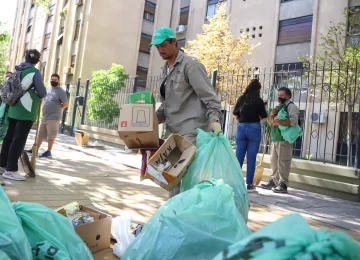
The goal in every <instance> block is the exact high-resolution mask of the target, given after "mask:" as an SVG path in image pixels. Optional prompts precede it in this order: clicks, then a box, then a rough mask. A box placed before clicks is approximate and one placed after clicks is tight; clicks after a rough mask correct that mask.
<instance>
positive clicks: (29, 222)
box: [13, 202, 93, 260]
mask: <svg viewBox="0 0 360 260" xmlns="http://www.w3.org/2000/svg"><path fill="white" fill-rule="evenodd" d="M13 208H14V210H15V213H16V216H17V218H18V219H19V221H20V223H21V225H22V227H23V230H24V231H25V234H26V236H27V238H28V240H29V242H30V244H31V247H32V253H33V256H34V259H39V260H47V259H52V260H70V259H72V260H75V259H76V260H89V259H93V256H92V254H91V252H90V250H89V249H88V248H87V246H86V245H85V243H84V242H83V241H82V239H81V238H80V237H79V236H78V235H77V234H76V233H75V230H74V228H73V226H72V225H71V223H70V221H69V220H68V219H67V218H66V217H64V216H62V215H60V214H59V213H57V212H55V211H53V210H52V209H49V208H47V207H45V206H43V205H40V204H36V203H27V202H16V203H13Z"/></svg>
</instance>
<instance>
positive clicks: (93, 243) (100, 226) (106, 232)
mask: <svg viewBox="0 0 360 260" xmlns="http://www.w3.org/2000/svg"><path fill="white" fill-rule="evenodd" d="M65 207H66V206H64V207H61V208H59V209H57V210H56V211H57V212H58V213H60V214H62V215H63V216H65V217H66V211H65V209H64V208H65ZM80 211H83V212H88V213H90V215H91V216H92V217H93V218H94V220H95V221H94V222H91V223H87V224H82V225H79V226H75V227H74V229H75V232H76V234H78V236H79V237H81V239H82V240H83V241H84V243H85V244H86V245H87V246H88V248H89V249H90V251H91V253H96V252H99V251H101V250H104V249H107V248H109V247H110V239H111V222H112V217H111V216H109V215H107V214H105V213H102V212H100V211H97V210H95V209H91V208H88V207H85V206H81V205H80ZM69 221H70V220H69Z"/></svg>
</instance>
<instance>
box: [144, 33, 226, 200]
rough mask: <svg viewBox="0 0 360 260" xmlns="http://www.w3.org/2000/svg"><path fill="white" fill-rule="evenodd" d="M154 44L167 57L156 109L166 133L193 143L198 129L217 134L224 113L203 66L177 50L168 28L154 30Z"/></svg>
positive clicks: (177, 191)
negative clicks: (158, 105) (164, 125)
mask: <svg viewBox="0 0 360 260" xmlns="http://www.w3.org/2000/svg"><path fill="white" fill-rule="evenodd" d="M154 45H155V47H156V48H157V50H158V52H159V54H160V56H161V57H162V58H163V59H164V60H166V64H165V66H164V68H163V71H162V84H161V86H160V97H161V103H162V104H161V106H160V108H159V109H158V110H157V112H156V113H157V117H158V121H159V123H160V124H161V123H166V136H169V135H170V134H171V133H174V134H179V135H182V136H184V137H185V138H186V139H188V140H189V141H191V142H192V143H194V144H195V143H196V135H197V131H196V129H197V128H200V129H202V130H205V131H208V130H211V131H212V132H213V133H214V136H217V135H218V134H219V133H221V132H222V130H221V124H220V123H221V121H222V119H223V115H222V112H221V104H220V101H219V99H218V97H217V95H216V92H215V90H214V88H213V87H212V85H211V82H210V79H209V76H208V74H207V72H206V69H205V66H204V65H203V64H201V63H200V62H198V61H197V60H196V59H195V58H193V57H190V56H188V55H187V54H185V53H183V52H181V51H179V49H178V47H177V42H176V37H175V33H174V31H173V30H172V29H171V28H169V27H160V28H158V29H157V30H156V31H155V33H154V36H153V39H152V42H151V44H150V46H154ZM179 188H180V186H178V187H176V188H174V189H173V190H172V191H171V192H170V194H169V197H173V196H175V195H177V194H179V192H180V189H179Z"/></svg>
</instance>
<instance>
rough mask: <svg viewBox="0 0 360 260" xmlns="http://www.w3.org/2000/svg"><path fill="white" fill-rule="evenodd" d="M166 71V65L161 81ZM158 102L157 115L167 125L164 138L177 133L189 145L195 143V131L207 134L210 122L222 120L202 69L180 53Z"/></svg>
mask: <svg viewBox="0 0 360 260" xmlns="http://www.w3.org/2000/svg"><path fill="white" fill-rule="evenodd" d="M167 68H168V66H167V64H166V66H164V69H163V71H162V81H163V80H164V79H165V77H166V75H167ZM160 96H161V95H160ZM161 102H162V104H161V106H160V108H159V109H158V110H157V115H158V118H159V119H160V120H161V121H163V122H165V123H166V130H167V135H169V134H170V133H174V134H180V135H183V136H185V137H187V138H188V139H189V140H190V141H191V142H195V139H196V135H197V133H196V129H197V128H200V129H203V130H205V131H208V130H209V123H211V122H215V121H218V122H222V120H223V115H222V112H221V104H220V101H219V98H218V97H217V95H216V92H215V90H214V88H213V87H212V85H211V83H210V79H209V77H208V75H207V73H206V69H205V66H204V65H203V64H201V63H200V62H198V61H197V60H195V59H194V58H193V57H190V56H188V55H186V54H184V53H183V52H181V51H179V53H178V56H177V58H176V61H175V64H174V68H173V70H172V71H171V72H170V74H169V75H168V77H167V79H166V87H165V99H164V98H163V97H162V96H161Z"/></svg>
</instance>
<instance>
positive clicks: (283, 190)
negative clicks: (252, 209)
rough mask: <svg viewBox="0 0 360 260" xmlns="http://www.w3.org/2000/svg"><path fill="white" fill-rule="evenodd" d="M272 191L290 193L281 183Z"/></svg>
mask: <svg viewBox="0 0 360 260" xmlns="http://www.w3.org/2000/svg"><path fill="white" fill-rule="evenodd" d="M272 191H273V192H275V193H288V191H287V186H286V184H285V183H280V184H279V185H278V186H277V187H276V188H272Z"/></svg>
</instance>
